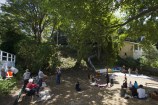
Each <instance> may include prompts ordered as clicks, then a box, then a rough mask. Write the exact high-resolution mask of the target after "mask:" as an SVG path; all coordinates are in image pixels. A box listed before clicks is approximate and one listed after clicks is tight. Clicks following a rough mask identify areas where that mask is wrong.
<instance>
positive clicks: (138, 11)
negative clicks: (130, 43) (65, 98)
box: [0, 0, 158, 65]
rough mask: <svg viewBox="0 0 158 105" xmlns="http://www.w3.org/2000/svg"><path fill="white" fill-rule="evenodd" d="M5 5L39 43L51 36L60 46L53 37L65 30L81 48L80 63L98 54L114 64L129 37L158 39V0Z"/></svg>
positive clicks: (37, 0)
mask: <svg viewBox="0 0 158 105" xmlns="http://www.w3.org/2000/svg"><path fill="white" fill-rule="evenodd" d="M1 8H2V11H3V14H5V16H6V15H7V17H8V18H11V19H12V21H14V22H13V23H15V24H16V25H14V26H13V27H18V28H19V29H20V31H21V32H23V33H25V34H26V35H27V36H31V37H30V38H31V39H33V40H34V41H35V42H37V43H36V44H40V43H45V42H46V43H48V42H49V44H50V40H51V44H52V45H53V48H54V49H56V48H55V47H56V46H54V40H53V39H52V38H53V37H54V36H55V35H56V34H57V33H58V31H59V30H62V32H63V33H64V34H65V35H66V37H67V39H68V45H69V46H70V47H71V48H73V49H75V50H76V52H77V62H76V64H80V62H81V60H82V59H84V60H87V58H88V57H89V56H91V55H94V54H96V55H97V58H98V60H99V61H101V62H103V63H105V64H107V65H108V64H111V63H112V62H114V61H115V58H116V57H117V55H118V51H119V49H120V47H121V45H122V43H123V41H124V39H125V38H127V37H130V38H132V39H138V38H139V37H140V36H144V37H145V40H144V41H143V42H142V43H143V44H144V45H148V44H155V43H157V40H158V35H157V33H158V30H157V28H158V24H157V22H158V17H157V14H158V13H157V12H158V1H157V0H87V1H85V0H74V1H72V0H9V1H8V2H7V4H4V5H2V7H1ZM119 12H120V14H121V13H122V14H123V15H119V16H117V15H116V13H117V14H119ZM3 19H5V17H3ZM7 22H9V21H5V24H8V23H7ZM9 23H11V22H9ZM1 24H3V23H1ZM1 27H2V26H1ZM4 27H7V26H4ZM4 27H3V28H4ZM2 30H3V29H2ZM2 30H1V33H0V34H2V33H4V32H3V31H2ZM34 44H35V43H34ZM46 45H47V46H48V44H46ZM51 48H52V47H51ZM54 51H56V50H54ZM54 53H55V52H54Z"/></svg>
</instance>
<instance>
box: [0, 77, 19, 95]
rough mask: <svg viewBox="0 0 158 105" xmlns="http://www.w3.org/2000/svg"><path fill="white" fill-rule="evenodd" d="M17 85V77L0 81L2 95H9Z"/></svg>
mask: <svg viewBox="0 0 158 105" xmlns="http://www.w3.org/2000/svg"><path fill="white" fill-rule="evenodd" d="M15 85H16V80H15V79H9V80H1V81H0V94H1V95H7V94H9V93H10V92H11V90H12V89H13V87H15Z"/></svg>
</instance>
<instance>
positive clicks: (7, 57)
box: [0, 50, 16, 70]
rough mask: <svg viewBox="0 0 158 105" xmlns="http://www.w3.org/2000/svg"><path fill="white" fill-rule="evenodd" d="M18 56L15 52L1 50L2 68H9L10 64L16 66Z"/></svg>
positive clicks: (0, 62) (0, 63)
mask: <svg viewBox="0 0 158 105" xmlns="http://www.w3.org/2000/svg"><path fill="white" fill-rule="evenodd" d="M15 59H16V56H15V55H14V54H11V53H8V52H5V51H2V50H0V70H1V68H2V67H3V68H5V70H6V69H7V67H8V66H10V67H15Z"/></svg>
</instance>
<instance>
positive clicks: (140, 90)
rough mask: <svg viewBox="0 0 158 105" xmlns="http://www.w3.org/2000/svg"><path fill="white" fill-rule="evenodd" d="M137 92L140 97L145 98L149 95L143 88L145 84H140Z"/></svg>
mask: <svg viewBox="0 0 158 105" xmlns="http://www.w3.org/2000/svg"><path fill="white" fill-rule="evenodd" d="M137 93H138V98H139V99H145V98H146V97H147V95H146V93H145V89H143V85H139V88H138V89H137Z"/></svg>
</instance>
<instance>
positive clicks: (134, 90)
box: [130, 86, 138, 97]
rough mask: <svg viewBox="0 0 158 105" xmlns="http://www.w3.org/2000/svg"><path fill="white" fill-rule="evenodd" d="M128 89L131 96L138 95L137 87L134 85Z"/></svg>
mask: <svg viewBox="0 0 158 105" xmlns="http://www.w3.org/2000/svg"><path fill="white" fill-rule="evenodd" d="M130 90H131V92H132V96H133V97H138V93H137V89H136V88H135V87H134V86H132V88H131V89H130Z"/></svg>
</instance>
